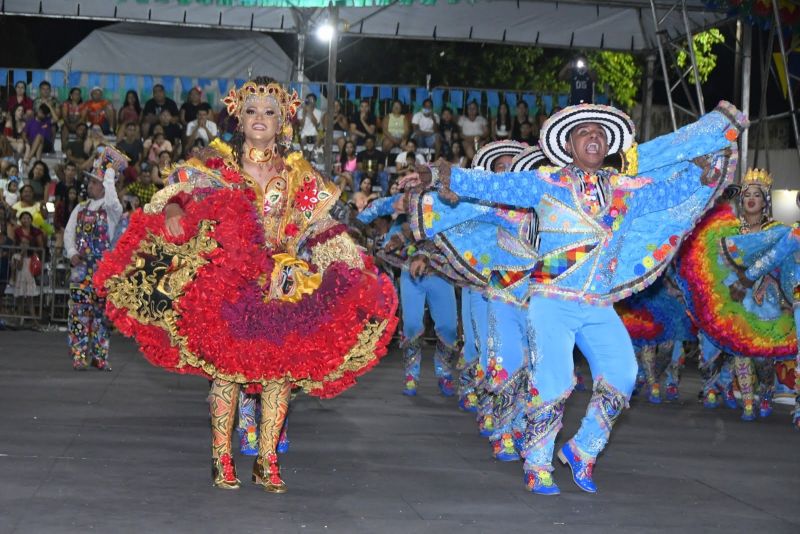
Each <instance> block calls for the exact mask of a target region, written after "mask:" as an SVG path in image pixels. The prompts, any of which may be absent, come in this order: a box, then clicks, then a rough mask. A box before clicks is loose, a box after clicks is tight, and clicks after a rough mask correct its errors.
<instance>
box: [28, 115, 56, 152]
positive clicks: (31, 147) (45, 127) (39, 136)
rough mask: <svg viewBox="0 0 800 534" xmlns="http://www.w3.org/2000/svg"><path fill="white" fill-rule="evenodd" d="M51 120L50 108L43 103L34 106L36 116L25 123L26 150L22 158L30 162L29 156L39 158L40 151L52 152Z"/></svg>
mask: <svg viewBox="0 0 800 534" xmlns="http://www.w3.org/2000/svg"><path fill="white" fill-rule="evenodd" d="M54 138H55V132H54V131H53V121H52V120H51V119H50V108H49V107H48V106H46V105H44V104H42V105H41V106H39V107H38V108H36V116H35V117H33V118H32V119H28V122H26V123H25V141H26V142H27V144H28V150H27V151H26V152H25V156H24V157H23V160H24V161H25V163H26V164H27V163H30V161H31V158H36V159H41V158H42V153H48V154H49V153H50V152H53V150H54V149H53V139H54Z"/></svg>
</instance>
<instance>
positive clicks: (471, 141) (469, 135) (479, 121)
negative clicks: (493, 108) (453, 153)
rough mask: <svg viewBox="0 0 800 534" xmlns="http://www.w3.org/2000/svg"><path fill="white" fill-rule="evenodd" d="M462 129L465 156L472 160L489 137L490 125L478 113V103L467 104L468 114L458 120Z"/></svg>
mask: <svg viewBox="0 0 800 534" xmlns="http://www.w3.org/2000/svg"><path fill="white" fill-rule="evenodd" d="M458 127H459V128H460V129H461V142H462V145H463V146H464V155H465V156H467V159H468V160H470V161H471V160H472V158H473V157H474V156H475V152H476V151H477V150H478V149H479V148H480V147H481V145H483V143H484V142H486V140H487V139H488V137H489V124H488V123H487V122H486V118H485V117H483V116H481V114H480V113H479V112H478V103H477V102H475V101H474V100H473V101H471V102H470V103H469V104H467V114H466V115H462V116H461V117H459V119H458Z"/></svg>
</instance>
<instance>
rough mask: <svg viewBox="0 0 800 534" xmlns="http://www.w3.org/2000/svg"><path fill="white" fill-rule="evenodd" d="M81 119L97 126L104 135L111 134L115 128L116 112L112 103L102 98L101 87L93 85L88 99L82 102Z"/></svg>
mask: <svg viewBox="0 0 800 534" xmlns="http://www.w3.org/2000/svg"><path fill="white" fill-rule="evenodd" d="M82 111H83V115H82V117H81V120H82V121H83V122H87V123H89V124H90V125H91V126H99V127H100V129H101V130H102V131H103V133H104V134H106V135H111V133H113V132H114V130H115V128H116V123H117V114H116V112H115V111H114V105H113V104H112V103H111V102H109V101H108V100H106V99H105V98H103V89H102V88H100V87H98V86H94V87H92V90H91V91H90V92H89V100H88V101H87V102H84V103H83V110H82Z"/></svg>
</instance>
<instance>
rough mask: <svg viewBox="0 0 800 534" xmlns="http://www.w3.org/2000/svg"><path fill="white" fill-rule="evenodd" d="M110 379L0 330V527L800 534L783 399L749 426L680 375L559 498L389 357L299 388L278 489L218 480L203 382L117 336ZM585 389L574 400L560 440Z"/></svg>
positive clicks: (428, 381)
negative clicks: (499, 456)
mask: <svg viewBox="0 0 800 534" xmlns="http://www.w3.org/2000/svg"><path fill="white" fill-rule="evenodd" d="M111 362H112V366H113V368H114V371H113V372H111V373H101V372H98V371H95V370H92V371H87V372H83V373H77V372H74V371H72V369H71V368H70V362H69V359H68V356H67V351H66V334H64V333H35V332H0V533H3V534H4V533H9V532H20V533H22V532H24V533H29V532H31V533H47V532H82V533H83V532H110V533H119V532H147V533H153V532H190V533H192V534H199V533H204V532H214V533H219V532H230V533H250V532H276V533H284V532H286V533H295V532H337V533H338V532H342V533H360V532H364V533H384V532H387V533H394V532H397V533H403V534H407V533H411V534H419V533H427V532H435V533H449V532H455V533H458V534H465V533H473V532H486V533H492V534H494V533H498V534H500V533H503V532H525V533H533V534H537V533H541V532H588V533H596V532H615V533H618V532H637V533H638V532H703V533H706V532H725V533H732V532H763V533H770V534H775V533H783V532H787V533H794V534H796V533H798V532H800V460H799V459H798V456H799V455H800V432H797V431H795V430H793V429H792V428H791V426H790V418H789V409H788V407H787V406H777V407H776V410H775V413H774V414H773V416H772V417H771V418H769V419H767V420H765V421H758V422H755V423H743V422H741V421H740V420H739V413H738V411H732V410H728V409H724V408H720V409H718V410H716V411H707V410H704V409H703V408H702V406H701V405H700V404H699V403H698V402H697V401H696V393H697V391H698V388H699V381H698V377H697V374H696V372H694V371H692V370H687V371H686V373H685V378H684V382H683V384H682V385H681V394H682V398H683V400H682V401H681V402H680V403H679V404H662V405H660V406H653V405H650V404H648V403H647V402H645V401H644V400H643V399H639V398H634V400H633V402H632V407H631V409H630V410H629V411H627V412H626V413H625V415H624V416H623V417H622V419H621V421H620V423H619V424H618V426H617V429H616V431H615V433H614V435H613V438H612V442H611V445H610V447H609V448H608V450H607V452H606V454H605V455H604V456H602V457H601V458H600V459H599V461H598V464H597V468H596V471H595V480H596V482H597V484H598V486H599V488H600V492H599V493H598V494H597V495H589V494H586V493H582V492H580V491H579V490H578V489H577V488H576V487H575V486H574V485H573V484H572V482H571V478H570V475H569V471H568V469H567V468H564V467H562V466H560V465H559V466H557V467H556V471H555V473H554V475H555V478H556V481H557V482H558V483H559V485H560V486H561V489H562V495H561V496H559V497H540V496H534V495H531V494H529V493H527V492H526V491H525V490H524V487H523V484H522V468H521V465H520V464H519V463H501V462H497V461H495V460H493V459H491V458H490V455H489V452H490V451H489V446H488V444H487V442H486V440H485V439H483V438H480V437H479V436H478V435H477V432H476V425H475V423H474V420H473V418H472V416H471V415H468V414H465V413H461V412H459V411H458V410H457V408H456V403H455V401H454V400H453V399H445V398H443V397H441V396H439V395H438V394H437V393H436V390H435V383H434V380H433V378H432V374H433V372H432V364H431V361H430V358H426V359H425V361H424V366H423V373H424V374H423V379H422V385H421V388H420V395H419V396H418V397H416V398H408V397H404V396H402V395H401V394H400V389H401V383H402V377H401V369H400V357H399V352H398V351H397V350H395V351H393V353H392V354H391V355H390V356H389V357H388V358H387V359H386V360H385V361H384V362H383V363H382V364H381V365H379V366H378V367H377V368H376V369H375V370H374V371H373V372H372V373H370V374H369V375H367V376H366V377H363V378H362V379H361V381H360V384H359V385H358V386H356V387H355V388H353V389H352V390H350V391H348V392H347V393H345V394H344V395H342V396H340V397H339V398H337V399H334V400H328V401H319V400H316V399H313V398H310V397H305V396H300V397H298V398H297V400H296V402H294V405H293V409H292V412H291V414H290V431H289V435H290V438H291V450H290V452H289V453H288V454H285V455H282V462H281V465H282V468H283V473H284V478H285V480H286V483H287V484H288V486H289V492H288V493H287V494H285V495H271V494H267V493H265V492H263V491H262V490H261V489H260V488H258V487H256V486H254V485H252V484H250V483H249V471H250V468H251V465H252V463H251V460H250V459H247V458H244V457H241V456H238V455H237V457H236V460H237V463H238V468H239V477H240V478H241V479H242V480H243V481H245V480H247V481H248V482H247V483H246V484H244V485H243V487H242V489H240V490H239V491H227V492H226V491H221V490H216V489H214V488H212V486H211V478H210V477H211V475H210V445H209V440H210V438H209V429H208V410H207V405H206V403H205V396H206V392H207V382H206V381H205V380H203V379H200V378H197V377H184V376H177V375H173V374H168V373H166V372H164V371H162V370H160V369H157V368H154V367H152V366H150V365H149V364H148V363H147V362H146V361H145V360H144V359H143V358H142V357H140V356H139V355H138V353H137V352H136V350H135V348H134V345H133V343H132V342H131V341H129V340H125V339H122V338H119V337H115V338H114V339H113V341H112V356H111ZM588 398H589V394H588V393H575V394H574V395H573V396H572V398H571V399H570V402H569V403H568V405H567V416H566V419H565V428H564V431H563V432H562V434H561V436H559V443H563V441H565V440H566V439H567V438H568V437H569V436H570V435H571V433H572V432H574V430H575V429H576V427H577V424H578V422H579V420H580V417H581V416H582V414H583V411H584V409H585V406H586V403H587V401H588Z"/></svg>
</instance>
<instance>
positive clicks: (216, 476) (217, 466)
mask: <svg viewBox="0 0 800 534" xmlns="http://www.w3.org/2000/svg"><path fill="white" fill-rule="evenodd" d="M211 477H212V478H213V480H214V487H216V488H219V489H239V487H240V486H241V482H239V479H238V478H236V465H235V464H234V463H233V458H232V457H231V455H230V454H228V453H225V454H223V455H222V456H220V457H219V458H212V459H211Z"/></svg>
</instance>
